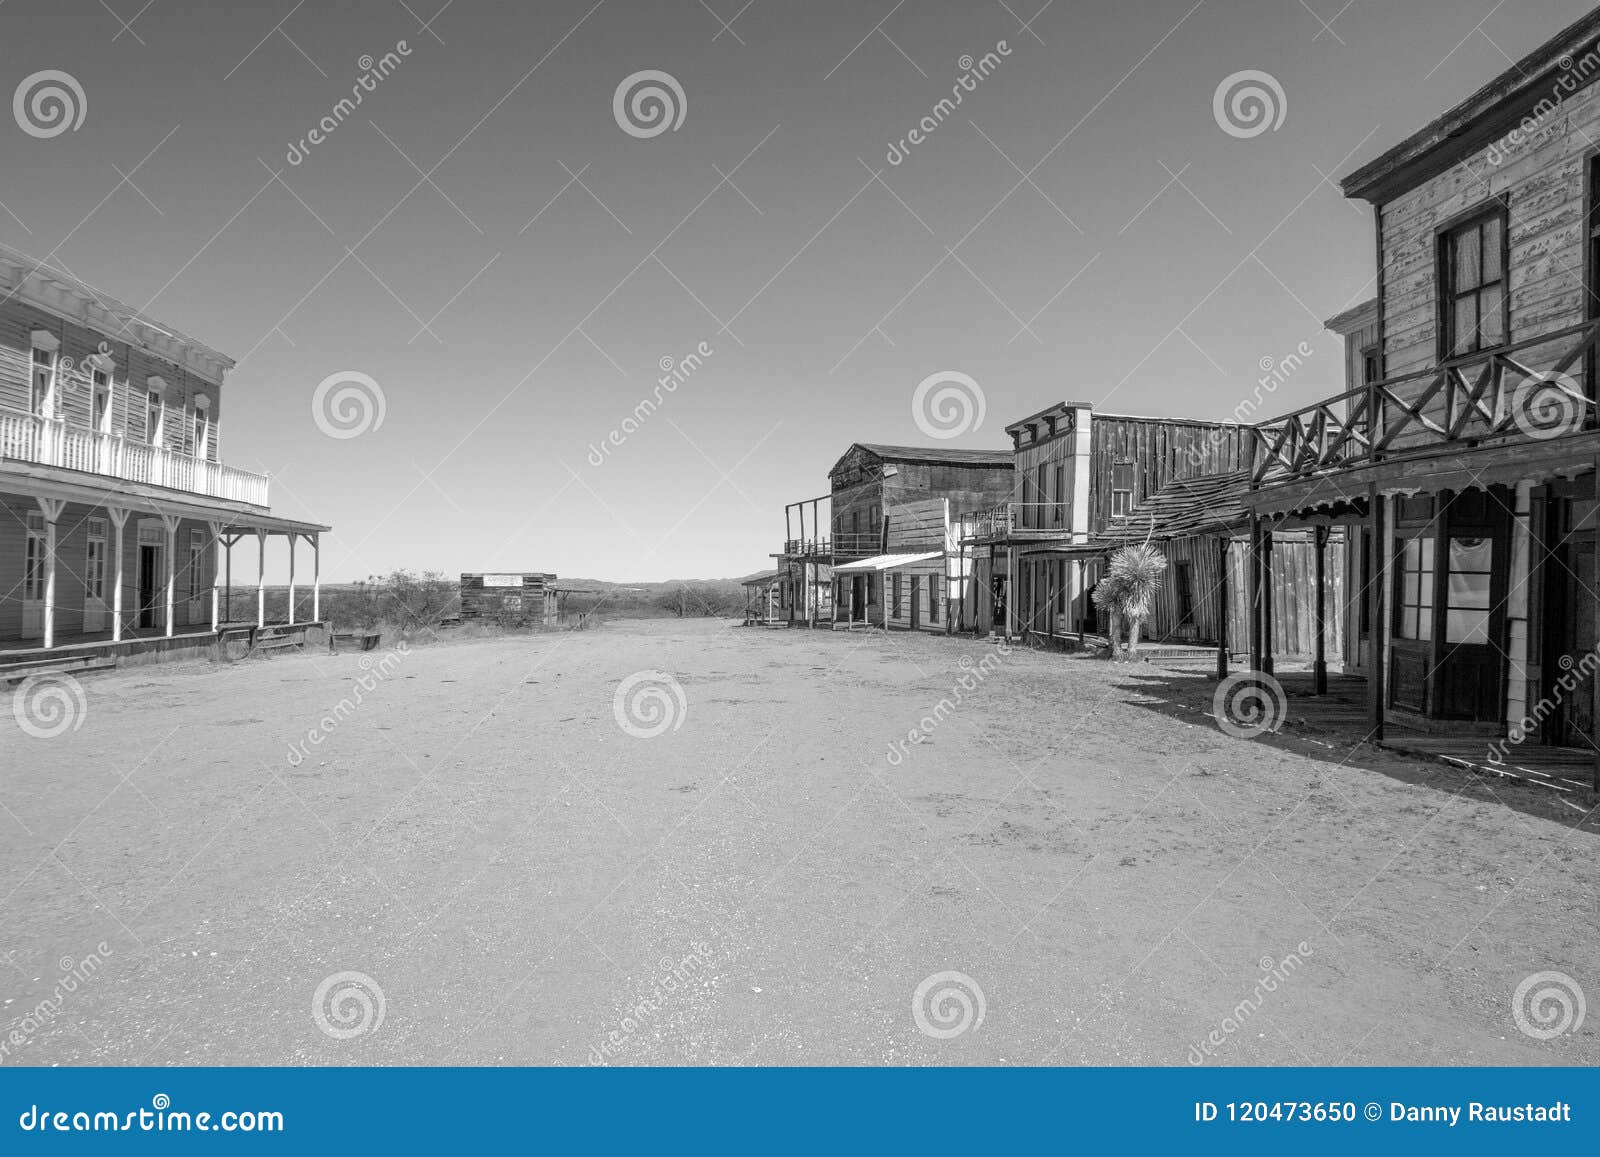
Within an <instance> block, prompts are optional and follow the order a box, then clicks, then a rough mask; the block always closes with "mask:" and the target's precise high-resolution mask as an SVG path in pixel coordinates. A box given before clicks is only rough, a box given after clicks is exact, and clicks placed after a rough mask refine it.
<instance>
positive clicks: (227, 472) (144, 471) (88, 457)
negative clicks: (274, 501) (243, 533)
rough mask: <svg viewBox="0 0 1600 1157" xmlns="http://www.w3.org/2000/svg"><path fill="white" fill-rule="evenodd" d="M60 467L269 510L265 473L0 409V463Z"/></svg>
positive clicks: (59, 419)
mask: <svg viewBox="0 0 1600 1157" xmlns="http://www.w3.org/2000/svg"><path fill="white" fill-rule="evenodd" d="M11 461H15V462H26V463H31V464H34V465H39V466H59V467H62V468H64V469H67V470H78V471H82V472H84V473H86V474H96V475H100V476H101V477H105V478H115V479H118V480H120V481H123V482H139V483H144V484H146V485H150V486H162V487H165V488H167V489H168V490H181V491H183V492H185V493H188V494H202V495H205V496H206V497H208V498H220V499H224V500H226V501H229V502H244V503H248V504H250V505H252V506H262V507H265V506H268V505H270V503H269V502H268V501H267V485H268V479H267V476H266V475H265V474H254V473H251V472H250V471H248V470H240V469H238V468H236V467H233V466H224V465H223V464H222V463H220V462H212V461H210V460H209V459H205V458H196V457H194V456H192V455H189V454H180V453H177V452H176V451H173V450H168V449H167V448H165V447H163V446H151V445H149V444H147V443H144V442H140V441H138V440H137V439H131V438H128V437H126V436H124V435H120V434H101V433H96V432H94V431H90V430H82V429H74V428H72V427H70V426H68V425H67V424H66V423H65V421H64V420H63V419H61V418H41V417H38V416H37V415H34V414H26V413H18V412H16V411H8V410H0V463H4V462H11Z"/></svg>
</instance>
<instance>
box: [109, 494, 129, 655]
mask: <svg viewBox="0 0 1600 1157" xmlns="http://www.w3.org/2000/svg"><path fill="white" fill-rule="evenodd" d="M105 509H106V517H107V518H109V519H110V520H111V527H112V531H111V532H112V534H114V535H115V536H116V540H117V561H116V572H115V575H116V577H115V579H114V580H113V585H112V587H111V641H112V642H113V643H120V642H122V583H123V567H124V563H123V556H124V553H125V550H126V547H125V546H124V540H125V539H126V538H127V537H128V534H127V527H128V515H129V513H130V511H128V510H127V509H126V508H125V507H121V506H108V507H106V508H105Z"/></svg>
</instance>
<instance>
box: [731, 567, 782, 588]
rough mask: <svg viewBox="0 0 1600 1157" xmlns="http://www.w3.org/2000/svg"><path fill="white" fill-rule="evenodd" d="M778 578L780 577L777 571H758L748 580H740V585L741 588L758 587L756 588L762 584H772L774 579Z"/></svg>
mask: <svg viewBox="0 0 1600 1157" xmlns="http://www.w3.org/2000/svg"><path fill="white" fill-rule="evenodd" d="M777 577H778V572H777V571H775V570H758V571H756V573H755V574H753V575H750V576H749V577H748V578H742V579H740V580H739V585H740V586H746V587H756V586H760V585H761V584H762V583H770V582H772V581H773V580H774V579H776V578H777Z"/></svg>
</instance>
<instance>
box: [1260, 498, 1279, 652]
mask: <svg viewBox="0 0 1600 1157" xmlns="http://www.w3.org/2000/svg"><path fill="white" fill-rule="evenodd" d="M1273 528H1274V524H1273V523H1270V522H1269V523H1267V524H1266V525H1265V526H1263V527H1262V529H1261V669H1262V670H1263V671H1265V672H1266V673H1267V674H1268V675H1270V674H1272V667H1273V663H1272V652H1273V649H1274V648H1275V647H1276V646H1277V640H1276V639H1275V638H1274V631H1273V622H1272V616H1273V612H1274V610H1275V607H1276V600H1275V599H1274V598H1273V597H1272V596H1273V590H1272V532H1273Z"/></svg>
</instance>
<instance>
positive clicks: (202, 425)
mask: <svg viewBox="0 0 1600 1157" xmlns="http://www.w3.org/2000/svg"><path fill="white" fill-rule="evenodd" d="M209 434H210V423H209V422H208V421H207V420H206V412H205V411H204V410H201V409H196V410H195V412H194V456H195V457H196V458H200V459H204V460H210V458H211V455H210V454H209V453H207V449H208V448H207V446H206V442H207V441H208V435H209Z"/></svg>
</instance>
